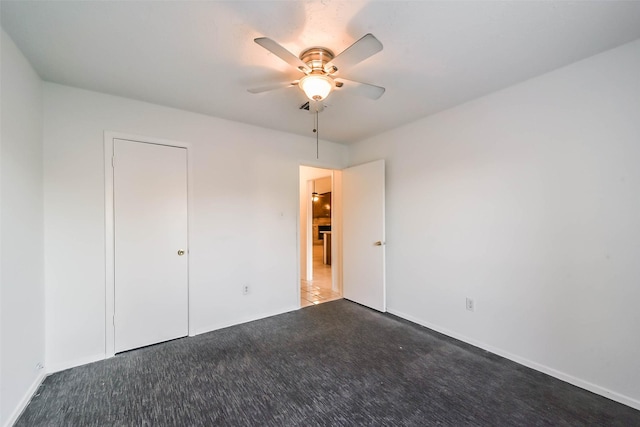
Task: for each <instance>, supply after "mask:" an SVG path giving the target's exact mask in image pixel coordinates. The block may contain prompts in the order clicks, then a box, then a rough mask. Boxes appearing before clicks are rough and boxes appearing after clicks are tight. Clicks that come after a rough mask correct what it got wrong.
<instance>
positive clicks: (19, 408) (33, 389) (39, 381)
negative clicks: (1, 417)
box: [4, 370, 47, 427]
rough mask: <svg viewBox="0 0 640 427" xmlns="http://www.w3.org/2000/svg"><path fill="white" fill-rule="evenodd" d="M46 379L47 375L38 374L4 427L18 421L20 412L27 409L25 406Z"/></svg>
mask: <svg viewBox="0 0 640 427" xmlns="http://www.w3.org/2000/svg"><path fill="white" fill-rule="evenodd" d="M46 377H47V374H45V373H44V372H43V371H42V370H41V371H40V372H39V373H38V376H37V377H36V378H35V379H34V380H33V383H32V384H31V386H30V387H29V388H28V389H27V391H26V392H25V394H24V396H23V397H22V399H20V403H19V404H18V406H17V407H16V409H15V410H14V411H13V413H12V414H11V416H10V417H9V418H8V419H7V422H6V423H5V425H4V427H10V426H12V425H13V424H14V423H15V422H16V421H18V418H20V415H21V414H22V411H24V409H25V408H26V407H27V405H28V404H29V402H30V401H31V398H32V397H33V395H34V394H35V393H36V391H38V387H40V384H42V381H44V379H45V378H46Z"/></svg>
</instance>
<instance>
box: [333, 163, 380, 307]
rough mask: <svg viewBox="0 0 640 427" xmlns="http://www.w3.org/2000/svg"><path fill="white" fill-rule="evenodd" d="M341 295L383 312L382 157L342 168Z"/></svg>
mask: <svg viewBox="0 0 640 427" xmlns="http://www.w3.org/2000/svg"><path fill="white" fill-rule="evenodd" d="M342 207H343V209H342V217H343V220H342V221H343V224H342V233H343V242H342V246H343V267H342V268H343V296H344V298H346V299H348V300H351V301H355V302H357V303H359V304H362V305H365V306H367V307H370V308H373V309H375V310H379V311H386V292H385V260H384V257H385V254H384V160H376V161H375V162H371V163H365V164H363V165H359V166H354V167H351V168H347V169H344V170H343V171H342Z"/></svg>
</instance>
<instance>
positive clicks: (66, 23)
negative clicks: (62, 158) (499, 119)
mask: <svg viewBox="0 0 640 427" xmlns="http://www.w3.org/2000/svg"><path fill="white" fill-rule="evenodd" d="M0 13H1V17H2V27H3V28H4V29H5V31H7V33H9V34H10V35H11V37H12V38H13V40H14V41H15V42H16V44H17V45H18V47H19V48H20V49H21V50H22V52H23V53H24V54H25V56H26V57H27V58H28V59H29V61H30V62H31V63H32V65H33V66H34V68H35V69H36V71H37V72H38V73H39V74H40V76H41V77H42V78H43V79H44V80H46V81H50V82H56V83H61V84H65V85H69V86H76V87H80V88H85V89H90V90H94V91H98V92H104V93H109V94H114V95H120V96H124V97H129V98H134V99H138V100H142V101H148V102H152V103H156V104H162V105H166V106H171V107H175V108H180V109H184V110H188V111H193V112H199V113H203V114H208V115H212V116H218V117H222V118H227V119H231V120H236V121H240V122H245V123H250V124H254V125H258V126H264V127H268V128H274V129H280V130H284V131H288V132H293V133H297V134H302V135H308V136H313V133H312V129H313V116H312V115H311V114H309V113H308V112H303V111H300V110H299V109H298V106H299V105H300V104H302V103H303V102H304V101H305V98H304V95H303V94H302V93H301V92H300V91H299V89H297V88H296V87H293V88H288V89H282V90H279V91H276V92H269V93H263V94H258V95H253V94H250V93H248V92H247V91H246V89H247V88H249V87H256V86H263V85H265V84H269V83H273V82H277V81H280V80H283V77H284V79H286V78H290V79H291V80H293V79H296V78H297V76H299V73H298V72H297V71H296V70H294V69H293V68H291V67H290V66H289V65H287V64H286V63H285V62H283V61H282V60H280V59H279V58H278V57H276V56H274V55H273V54H271V53H269V52H268V51H266V50H265V49H263V48H262V47H260V46H258V45H257V44H255V43H254V42H253V39H254V38H256V37H261V36H266V37H270V38H272V39H274V40H276V41H277V42H279V43H280V44H282V45H283V46H284V47H286V48H287V49H289V50H290V51H291V52H293V53H294V54H296V55H297V54H299V53H300V52H301V51H302V50H304V48H307V47H310V46H324V47H327V48H329V49H332V50H333V51H334V52H336V53H339V52H341V51H342V50H343V49H345V48H346V47H348V46H349V45H351V43H353V42H354V41H355V40H357V39H359V38H360V37H361V36H363V35H364V34H366V33H373V34H374V35H375V36H376V37H377V38H378V39H379V40H380V41H381V42H382V43H383V45H384V50H383V51H382V52H380V53H378V54H376V55H374V56H372V57H371V58H369V59H367V60H365V61H364V62H362V63H360V64H358V65H357V66H355V67H353V68H352V69H350V70H348V72H346V73H343V74H342V75H343V76H344V77H347V78H350V79H353V80H360V81H364V82H367V83H373V84H377V85H380V86H384V87H386V89H387V91H386V93H385V94H384V95H383V96H382V98H380V99H379V100H377V101H372V100H370V99H367V98H359V97H355V96H351V95H349V94H346V93H340V92H335V93H333V94H331V95H330V97H329V98H327V104H328V105H329V107H328V108H327V109H326V110H325V111H324V112H322V113H320V118H319V120H320V136H321V138H322V139H327V140H331V141H336V142H341V143H349V142H354V141H357V140H360V139H363V138H365V137H367V136H370V135H374V134H377V133H380V132H383V131H385V130H389V129H392V128H394V127H397V126H400V125H402V124H404V123H408V122H410V121H413V120H416V119H418V118H421V117H424V116H427V115H429V114H433V113H436V112H438V111H442V110H444V109H447V108H450V107H452V106H455V105H458V104H461V103H463V102H466V101H469V100H471V99H474V98H477V97H479V96H482V95H484V94H487V93H490V92H493V91H496V90H499V89H502V88H504V87H507V86H510V85H513V84H514V83H518V82H521V81H523V80H526V79H529V78H531V77H534V76H537V75H540V74H542V73H545V72H548V71H551V70H553V69H556V68H559V67H562V66H564V65H567V64H570V63H572V62H575V61H577V60H580V59H582V58H586V57H588V56H591V55H594V54H596V53H598V52H601V51H604V50H607V49H610V48H613V47H615V46H618V45H621V44H623V43H626V42H629V41H632V40H635V39H637V38H640V2H638V1H623V2H617V1H577V2H558V1H536V2H527V1H496V2H487V1H471V2H462V1H425V2H421V1H411V2H405V1H332V0H306V1H284V2H283V1H258V2H246V1H135V2H133V1H5V0H2V1H1V3H0Z"/></svg>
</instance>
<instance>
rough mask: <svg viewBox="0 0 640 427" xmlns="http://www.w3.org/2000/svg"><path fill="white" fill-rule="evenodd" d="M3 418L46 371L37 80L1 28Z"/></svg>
mask: <svg viewBox="0 0 640 427" xmlns="http://www.w3.org/2000/svg"><path fill="white" fill-rule="evenodd" d="M0 33H1V34H0V52H1V55H2V57H1V63H2V72H1V74H2V77H1V79H2V80H1V87H2V96H1V98H2V104H1V105H2V114H1V115H2V128H1V129H2V130H1V136H0V138H1V139H0V141H1V161H0V183H1V186H0V201H1V202H0V203H1V206H2V210H1V214H0V231H1V234H0V248H1V249H0V250H1V252H0V254H1V257H0V259H1V261H0V284H1V286H0V307H1V309H0V425H7V424H9V423H11V422H13V420H15V418H16V417H17V416H18V415H19V412H20V411H21V410H22V408H23V407H24V405H25V404H26V402H27V401H28V399H29V398H30V397H31V394H32V393H33V391H34V390H35V388H36V387H37V386H38V385H39V384H40V382H41V380H42V378H43V373H44V372H43V370H40V369H38V368H36V365H38V364H43V363H44V352H45V349H44V342H45V338H44V336H45V324H44V272H43V270H44V269H43V262H44V261H43V256H44V252H43V205H42V83H41V81H40V78H39V77H38V75H37V74H36V73H35V72H34V71H33V69H32V68H31V65H30V64H29V63H28V62H27V60H26V59H25V57H24V56H23V55H22V53H21V52H20V51H19V50H18V49H17V47H16V46H15V44H14V43H13V41H12V40H11V39H10V38H9V36H8V35H7V34H6V33H5V32H4V30H2V31H0Z"/></svg>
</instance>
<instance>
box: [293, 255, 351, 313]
mask: <svg viewBox="0 0 640 427" xmlns="http://www.w3.org/2000/svg"><path fill="white" fill-rule="evenodd" d="M340 298H342V295H340V293H339V292H335V291H334V290H333V289H331V266H330V265H325V264H323V263H322V245H313V280H300V307H308V306H310V305H314V304H321V303H323V302H328V301H333V300H336V299H340Z"/></svg>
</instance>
